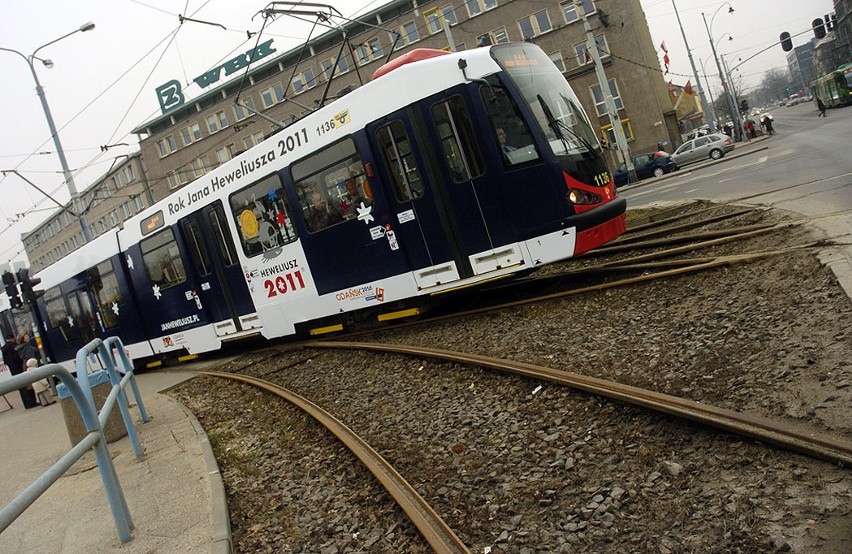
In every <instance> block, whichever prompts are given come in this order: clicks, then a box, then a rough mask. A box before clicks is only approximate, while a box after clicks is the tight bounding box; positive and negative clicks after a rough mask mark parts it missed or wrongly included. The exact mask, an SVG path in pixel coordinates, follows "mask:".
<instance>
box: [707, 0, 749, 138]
mask: <svg viewBox="0 0 852 554" xmlns="http://www.w3.org/2000/svg"><path fill="white" fill-rule="evenodd" d="M725 6H728V13H734V7H733V6H731V4H730V3H729V2H725V3H724V4H722V5H721V6H719V7H718V8H716V11H715V12H713V15H712V17H710V23H709V24H708V23H707V17H706V16H705V15H704V12H701V18H702V19H703V20H704V28H705V29H707V38H708V39H710V48H711V49H712V50H713V59H715V60H716V68H717V69H718V70H719V79H720V80H721V81H722V90H724V91H725V95H726V97H727V100H728V109H730V110H731V118H732V119H733V120H734V121H733V123H734V125H736V129H737V132H736V133H734V134H735V135H736V136H738V137H740V140H742V136H743V135H742V133H743V124H742V121H740V117H739V111H738V110H737V107H736V106H732V105H731V104H732V103H733V101H734V97H733V95H731V92H730V90H728V81H727V80H726V79H725V72H724V71H722V66H721V65H720V64H719V56H718V54H716V43H714V42H713V32H712V29H713V20H714V19H716V16H717V15H719V10H721V9H722V8H724V7H725ZM722 36H723V37H724V35H722ZM731 38H733V37H731ZM734 140H735V141H736V140H737V139H736V138H735V139H734Z"/></svg>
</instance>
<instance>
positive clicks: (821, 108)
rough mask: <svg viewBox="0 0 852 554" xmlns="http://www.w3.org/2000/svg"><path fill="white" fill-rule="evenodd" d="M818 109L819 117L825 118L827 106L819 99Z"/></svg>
mask: <svg viewBox="0 0 852 554" xmlns="http://www.w3.org/2000/svg"><path fill="white" fill-rule="evenodd" d="M817 109H818V110H819V113H818V114H817V117H820V116H822V117H825V104H823V103H822V100H820V99H819V97H817Z"/></svg>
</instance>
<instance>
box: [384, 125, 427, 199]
mask: <svg viewBox="0 0 852 554" xmlns="http://www.w3.org/2000/svg"><path fill="white" fill-rule="evenodd" d="M376 137H377V139H378V142H379V146H380V147H381V149H382V155H383V156H384V159H385V165H387V167H388V170H389V171H390V174H391V177H393V185H394V186H393V191H394V195H395V196H396V200H397V202H400V203H404V202H410V201H411V200H414V199H415V198H421V197H422V196H423V181H422V180H421V178H420V170H419V169H418V168H417V160H416V159H415V158H414V153H413V152H412V151H411V141H410V140H409V138H408V135H407V134H406V132H405V127H404V126H403V124H402V122H401V121H393V122H391V123H389V124H387V125H385V126H384V127H381V128H380V129H379V130H378V131H377V132H376Z"/></svg>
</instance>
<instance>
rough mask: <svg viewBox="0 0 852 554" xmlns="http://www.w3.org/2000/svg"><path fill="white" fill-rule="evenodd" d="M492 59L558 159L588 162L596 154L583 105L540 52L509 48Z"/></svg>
mask: <svg viewBox="0 0 852 554" xmlns="http://www.w3.org/2000/svg"><path fill="white" fill-rule="evenodd" d="M491 55H492V56H493V57H494V59H495V60H496V61H497V63H498V64H500V67H502V68H503V70H504V71H505V72H506V74H507V75H508V76H509V79H510V80H511V81H512V83H513V84H514V85H515V86H516V87H517V89H518V91H519V92H520V93H521V95H522V96H523V98H524V101H525V102H526V103H527V104H528V105H529V107H530V109H531V110H532V113H533V115H534V116H535V119H536V121H537V123H538V125H539V127H540V128H541V131H542V132H543V133H544V135H545V136H546V137H547V141H548V143H549V144H550V148H551V150H552V151H553V154H554V155H556V156H566V155H567V156H572V157H575V156H579V157H583V158H585V157H587V156H589V155H590V154H592V151H593V150H595V148H596V147H597V144H598V141H597V136H596V134H595V133H594V132H593V131H592V126H591V124H590V123H589V120H588V118H587V117H586V114H585V112H584V111H583V108H582V106H581V105H580V101H579V100H578V99H577V96H576V95H575V94H574V91H573V90H571V87H570V86H569V85H568V81H566V80H565V77H563V76H562V73H560V72H559V69H558V68H557V67H556V66H555V65H554V64H553V62H552V61H550V59H549V58H548V57H547V56H546V55H545V54H544V52H542V50H541V49H540V48H537V47H535V46H531V45H527V44H515V43H513V44H505V45H498V46H495V47H493V48H492V49H491ZM592 155H594V154H592Z"/></svg>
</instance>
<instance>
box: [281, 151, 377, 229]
mask: <svg viewBox="0 0 852 554" xmlns="http://www.w3.org/2000/svg"><path fill="white" fill-rule="evenodd" d="M292 172H293V182H294V183H295V185H296V194H297V195H298V197H299V204H300V206H299V207H300V208H301V210H302V217H303V218H304V219H305V226H306V227H307V228H308V231H310V232H311V233H316V232H318V231H322V230H323V229H326V228H328V227H332V226H334V225H337V224H338V223H342V222H344V221H347V220H350V219H355V218H356V217H358V215H359V213H361V212H363V211H364V210H368V208H372V205H373V191H372V190H371V188H370V183H369V181H368V180H367V175H366V172H365V171H364V164H363V162H362V161H361V156H360V155H359V154H358V151H357V150H356V148H355V141H353V140H352V138H351V137H347V138H345V139H343V140H342V141H340V142H338V143H336V144H333V145H331V146H329V147H326V148H324V149H322V150H320V151H319V152H316V153H314V154H312V155H310V156H308V157H307V158H305V159H303V160H301V161H299V162H296V163H294V164H293V166H292ZM362 206H363V207H362ZM368 211H369V210H368Z"/></svg>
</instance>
